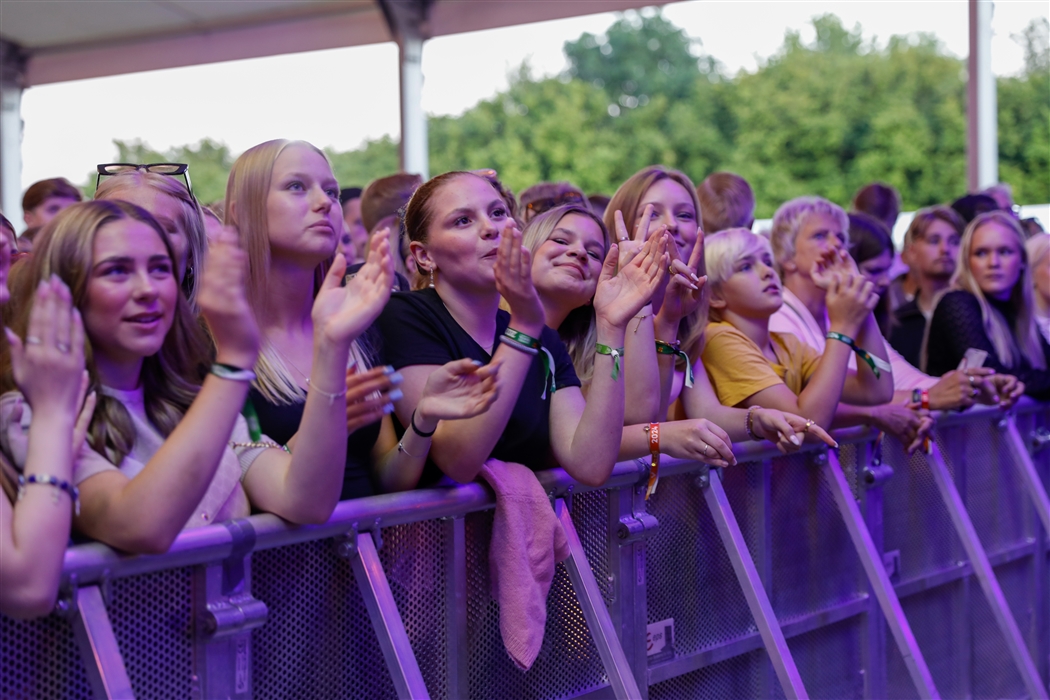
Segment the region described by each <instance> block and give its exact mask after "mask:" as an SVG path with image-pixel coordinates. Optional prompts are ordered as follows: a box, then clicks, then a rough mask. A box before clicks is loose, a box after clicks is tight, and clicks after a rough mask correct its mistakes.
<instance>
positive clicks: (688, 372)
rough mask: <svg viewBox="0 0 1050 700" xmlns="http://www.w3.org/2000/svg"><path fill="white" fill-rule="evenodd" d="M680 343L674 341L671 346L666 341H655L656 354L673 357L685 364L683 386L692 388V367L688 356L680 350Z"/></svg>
mask: <svg viewBox="0 0 1050 700" xmlns="http://www.w3.org/2000/svg"><path fill="white" fill-rule="evenodd" d="M681 346H682V341H680V340H676V341H675V342H674V343H673V344H672V343H668V342H667V341H666V340H657V341H656V354H657V355H674V356H676V358H677V359H680V360H683V361H684V362H685V385H686V386H687V387H691V386H693V365H692V363H691V362H689V355H688V354H686V352H685V351H684V350H682V347H681Z"/></svg>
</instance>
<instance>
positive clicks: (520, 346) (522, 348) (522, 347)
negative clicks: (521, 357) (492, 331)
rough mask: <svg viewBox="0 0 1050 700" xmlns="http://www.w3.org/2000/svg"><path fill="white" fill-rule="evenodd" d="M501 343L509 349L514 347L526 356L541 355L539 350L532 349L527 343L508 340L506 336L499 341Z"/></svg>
mask: <svg viewBox="0 0 1050 700" xmlns="http://www.w3.org/2000/svg"><path fill="white" fill-rule="evenodd" d="M499 342H500V343H502V344H503V345H506V346H508V347H512V348H514V349H515V350H518V351H520V352H523V353H525V354H526V355H536V354H537V353H539V350H537V349H536V348H530V347H529V346H528V345H526V344H525V343H519V342H518V341H516V340H514V339H513V338H508V337H506V336H501V337H500V339H499Z"/></svg>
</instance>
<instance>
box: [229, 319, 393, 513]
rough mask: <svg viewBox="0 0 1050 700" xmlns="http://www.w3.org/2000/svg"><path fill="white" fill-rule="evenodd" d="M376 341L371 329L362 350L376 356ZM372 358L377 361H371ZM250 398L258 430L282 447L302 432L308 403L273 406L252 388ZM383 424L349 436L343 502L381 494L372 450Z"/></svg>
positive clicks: (368, 427)
mask: <svg viewBox="0 0 1050 700" xmlns="http://www.w3.org/2000/svg"><path fill="white" fill-rule="evenodd" d="M376 341H377V338H376V336H375V333H374V331H373V330H372V329H369V331H368V332H366V333H365V334H364V335H363V336H362V339H361V342H362V347H363V349H364V350H365V352H366V353H368V354H374V344H375V343H376ZM371 359H374V357H373V358H371ZM248 398H250V399H251V401H252V406H253V407H254V408H255V412H256V413H257V414H258V416H259V427H260V428H261V429H262V431H263V433H264V434H265V435H266V436H267V437H269V438H271V439H273V440H274V441H276V442H277V443H278V444H279V445H283V444H285V443H286V442H288V441H289V440H291V439H292V436H293V435H295V434H296V433H297V432H298V431H299V424H300V423H301V422H302V420H303V409H305V408H306V404H305V403H293V404H280V405H278V404H272V403H270V402H269V401H267V400H266V399H265V398H263V395H262V394H260V393H259V392H258V391H256V389H255V387H252V390H251V392H250V393H249V394H248ZM381 423H382V421H376V422H375V423H372V424H370V425H366V426H364V427H363V428H358V429H357V430H355V431H354V432H352V433H350V435H349V437H348V438H347V441H346V471H345V473H344V475H343V490H342V493H341V495H340V496H339V500H340V501H345V500H348V499H350V498H364V497H365V496H374V495H375V494H376V493H378V492H379V491H378V490H377V489H376V486H375V484H374V483H373V481H372V448H373V447H374V446H375V444H376V440H378V439H379V428H380V425H381Z"/></svg>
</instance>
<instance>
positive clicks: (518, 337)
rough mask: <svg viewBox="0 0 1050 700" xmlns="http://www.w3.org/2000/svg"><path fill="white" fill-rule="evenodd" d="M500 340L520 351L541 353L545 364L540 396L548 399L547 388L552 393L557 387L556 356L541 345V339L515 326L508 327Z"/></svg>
mask: <svg viewBox="0 0 1050 700" xmlns="http://www.w3.org/2000/svg"><path fill="white" fill-rule="evenodd" d="M499 341H500V342H501V343H503V344H504V345H506V346H507V347H511V348H514V349H515V350H517V351H518V352H523V353H525V354H527V355H537V354H539V355H541V357H540V362H541V363H542V365H543V393H542V394H540V398H541V399H543V400H546V399H547V388H548V387H549V388H550V392H551V395H553V394H554V391H555V389H556V388H557V387H556V385H555V381H554V356H553V355H551V352H550V350H548V349H547V348H545V347H543V346H542V345H540V341H538V340H536V339H535V338H533V337H532V336H531V335H525V334H524V333H522V332H521V331H516V330H514V329H513V328H507V330H505V331H504V332H503V335H502V336H501V337H500V339H499Z"/></svg>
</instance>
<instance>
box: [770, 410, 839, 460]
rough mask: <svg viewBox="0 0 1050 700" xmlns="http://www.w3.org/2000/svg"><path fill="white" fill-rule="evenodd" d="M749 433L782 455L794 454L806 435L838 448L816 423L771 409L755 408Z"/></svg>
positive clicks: (832, 439) (833, 440)
mask: <svg viewBox="0 0 1050 700" xmlns="http://www.w3.org/2000/svg"><path fill="white" fill-rule="evenodd" d="M751 432H752V433H754V434H755V435H756V436H758V437H760V438H762V439H764V440H769V441H770V442H772V443H773V444H774V445H776V446H777V449H778V450H780V451H781V452H782V453H784V454H787V453H789V452H795V451H796V450H798V449H799V448H800V447H802V442H803V441H804V440H805V439H806V436H807V435H811V436H813V437H814V438H816V439H817V440H820V441H822V442H824V443H825V444H827V445H828V446H829V447H838V446H839V444H838V443H837V442H835V439H834V438H833V437H831V435H829V434H828V432H827V431H826V430H824V429H823V428H821V427H820V426H819V425H817V424H816V423H814V422H812V421H808V420H806V419H805V418H803V417H802V416H797V415H795V414H794V413H784V412H781V411H777V410H776V409H772V408H756V409H755V410H754V411H753V412H752V414H751Z"/></svg>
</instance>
